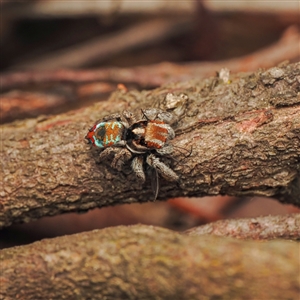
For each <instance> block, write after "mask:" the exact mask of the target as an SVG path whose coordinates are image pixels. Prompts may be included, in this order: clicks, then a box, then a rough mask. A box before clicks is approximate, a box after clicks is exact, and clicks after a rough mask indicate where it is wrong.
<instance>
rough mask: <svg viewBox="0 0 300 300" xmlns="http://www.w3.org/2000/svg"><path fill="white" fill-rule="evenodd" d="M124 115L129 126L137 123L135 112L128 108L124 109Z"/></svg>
mask: <svg viewBox="0 0 300 300" xmlns="http://www.w3.org/2000/svg"><path fill="white" fill-rule="evenodd" d="M123 116H124V118H125V120H126V123H127V125H128V127H129V126H131V125H132V124H134V123H136V117H135V116H134V114H133V113H132V112H130V111H128V110H124V111H123Z"/></svg>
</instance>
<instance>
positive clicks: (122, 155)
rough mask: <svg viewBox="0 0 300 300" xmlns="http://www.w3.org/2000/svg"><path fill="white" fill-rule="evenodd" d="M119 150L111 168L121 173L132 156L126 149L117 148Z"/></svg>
mask: <svg viewBox="0 0 300 300" xmlns="http://www.w3.org/2000/svg"><path fill="white" fill-rule="evenodd" d="M117 149H118V150H117V151H116V155H115V157H114V159H113V161H112V163H111V166H112V167H113V168H114V169H117V170H118V171H121V170H122V167H123V165H124V163H125V162H126V161H128V160H129V159H130V158H131V157H132V154H131V152H130V151H129V150H128V149H126V148H117Z"/></svg>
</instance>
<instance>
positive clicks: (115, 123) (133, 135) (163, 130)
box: [85, 108, 178, 199]
mask: <svg viewBox="0 0 300 300" xmlns="http://www.w3.org/2000/svg"><path fill="white" fill-rule="evenodd" d="M172 118H173V116H172V114H171V113H168V112H165V111H162V110H160V109H155V108H151V109H145V110H142V118H141V119H140V120H137V119H136V117H135V116H134V115H133V114H132V113H131V112H129V111H126V110H125V111H124V112H123V113H122V115H121V114H113V115H109V116H106V117H104V118H103V119H102V120H101V121H98V122H97V123H96V124H95V125H94V126H93V127H92V128H91V129H90V130H89V132H88V134H87V135H86V137H85V138H86V139H87V140H88V142H89V143H91V144H93V145H94V146H96V147H99V148H101V149H103V151H102V152H101V153H100V160H104V159H106V158H108V157H109V156H110V155H111V154H114V158H113V160H112V164H111V166H112V167H113V168H115V169H117V170H119V171H120V170H121V169H122V167H123V165H124V163H125V162H127V161H128V160H130V159H132V162H131V167H132V170H133V172H134V173H135V175H136V177H137V178H138V179H139V180H140V182H141V183H144V182H145V180H146V175H145V171H144V163H145V162H146V164H147V165H148V166H150V167H151V168H153V170H154V172H155V183H154V186H153V190H154V194H155V197H154V198H155V199H156V197H157V194H158V189H159V187H158V174H160V175H161V176H162V177H163V178H165V179H166V180H168V181H178V175H177V174H176V173H175V172H174V171H173V170H172V169H171V168H169V167H168V166H167V165H165V164H164V163H163V162H161V161H160V159H159V158H158V156H164V155H170V154H171V153H172V152H173V146H172V145H171V144H169V143H168V141H169V140H171V139H173V138H174V137H175V132H174V130H173V129H172V127H171V126H170V125H169V123H170V122H171V121H172Z"/></svg>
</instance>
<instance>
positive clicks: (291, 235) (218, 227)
mask: <svg viewBox="0 0 300 300" xmlns="http://www.w3.org/2000/svg"><path fill="white" fill-rule="evenodd" d="M185 233H186V234H188V235H191V236H199V235H205V234H209V235H218V236H230V237H234V238H238V239H255V240H271V239H279V238H280V239H293V240H300V214H293V215H289V216H288V215H285V216H267V217H258V218H251V219H238V220H230V219H228V220H220V221H217V222H214V223H209V224H205V225H203V226H199V227H195V228H191V229H189V230H187V231H186V232H185ZM299 264H300V261H299Z"/></svg>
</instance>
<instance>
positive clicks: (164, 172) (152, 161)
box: [146, 154, 179, 181]
mask: <svg viewBox="0 0 300 300" xmlns="http://www.w3.org/2000/svg"><path fill="white" fill-rule="evenodd" d="M146 162H147V164H148V165H149V166H150V167H152V168H155V169H156V170H157V172H158V173H159V174H160V175H161V176H162V177H163V178H165V179H166V180H168V181H177V180H178V179H179V177H178V175H177V174H176V173H175V172H174V171H173V170H172V169H171V168H169V167H168V166H167V165H165V164H164V163H163V162H161V161H160V160H159V158H158V157H156V156H155V155H154V154H150V155H148V156H147V158H146Z"/></svg>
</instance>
